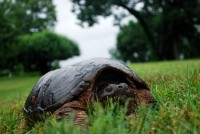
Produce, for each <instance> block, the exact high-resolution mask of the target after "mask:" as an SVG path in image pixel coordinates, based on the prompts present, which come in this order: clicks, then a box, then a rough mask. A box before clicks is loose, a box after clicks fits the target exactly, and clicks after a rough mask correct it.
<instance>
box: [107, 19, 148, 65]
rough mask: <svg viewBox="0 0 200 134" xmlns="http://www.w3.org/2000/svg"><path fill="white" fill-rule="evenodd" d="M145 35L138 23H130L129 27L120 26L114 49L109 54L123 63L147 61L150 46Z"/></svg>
mask: <svg viewBox="0 0 200 134" xmlns="http://www.w3.org/2000/svg"><path fill="white" fill-rule="evenodd" d="M145 37H146V36H145V34H144V32H143V30H142V28H141V27H140V25H139V24H138V23H135V22H133V21H131V22H130V23H129V25H125V26H121V27H120V32H119V33H118V36H117V44H116V49H112V50H111V52H110V53H111V54H112V55H113V56H114V57H115V58H118V59H121V60H123V61H131V62H138V61H143V62H144V61H148V60H149V58H150V48H149V47H150V46H149V45H148V43H149V42H148V40H147V39H146V38H145Z"/></svg>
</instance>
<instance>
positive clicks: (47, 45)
mask: <svg viewBox="0 0 200 134" xmlns="http://www.w3.org/2000/svg"><path fill="white" fill-rule="evenodd" d="M18 49H19V50H18V51H19V52H20V53H19V56H18V58H19V59H18V62H19V63H21V64H22V65H23V67H24V70H25V71H40V72H41V74H44V73H46V72H48V71H50V70H51V67H52V64H53V63H54V62H55V61H58V60H64V59H67V58H70V57H72V56H75V55H79V49H78V46H77V44H76V43H75V42H73V41H71V40H69V39H68V38H66V37H64V36H61V35H58V34H55V33H53V32H50V31H43V32H37V33H34V34H32V35H23V36H20V37H19V39H18Z"/></svg>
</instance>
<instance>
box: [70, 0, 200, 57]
mask: <svg viewBox="0 0 200 134" xmlns="http://www.w3.org/2000/svg"><path fill="white" fill-rule="evenodd" d="M71 1H72V2H73V3H74V6H73V7H74V8H73V12H74V13H75V14H76V15H77V18H78V19H79V20H80V24H84V23H88V24H89V26H92V25H93V24H95V23H97V22H98V17H99V16H104V17H107V16H110V15H114V16H115V18H116V21H117V22H119V23H120V20H121V19H123V18H124V17H126V15H124V12H121V13H117V14H116V10H114V9H115V8H118V7H122V8H124V9H125V10H127V11H128V12H129V13H130V14H131V15H133V16H134V17H136V19H137V22H135V24H133V23H132V22H131V23H130V24H129V26H125V27H129V28H133V29H132V30H128V29H127V28H125V27H124V28H121V30H122V31H121V32H120V33H119V35H118V39H117V40H118V42H117V48H116V50H114V49H113V50H112V51H111V53H112V54H113V56H117V57H118V58H119V57H121V59H123V60H128V59H129V60H131V61H138V60H139V61H146V59H148V60H171V59H179V58H181V57H184V58H193V57H200V53H199V50H200V43H199V42H200V33H199V27H200V15H199V12H200V1H199V0H192V1H188V0H171V1H170V0H162V1H161V0H101V1H100V0H99V1H95V0H71ZM138 4H143V7H142V8H141V9H140V10H136V7H137V5H138ZM119 11H120V10H119ZM133 25H134V26H133ZM139 27H141V28H139ZM141 30H142V31H143V33H142V31H141ZM122 33H126V34H122ZM137 34H138V35H137ZM122 46H123V47H122ZM142 49H143V50H142ZM144 51H146V52H144ZM127 53H128V54H127ZM147 55H148V56H147ZM134 56H135V57H134ZM136 57H137V59H135V58H136ZM142 57H143V58H142Z"/></svg>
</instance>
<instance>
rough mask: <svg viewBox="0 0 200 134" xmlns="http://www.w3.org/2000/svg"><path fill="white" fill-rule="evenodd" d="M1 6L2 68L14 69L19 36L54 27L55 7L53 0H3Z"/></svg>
mask: <svg viewBox="0 0 200 134" xmlns="http://www.w3.org/2000/svg"><path fill="white" fill-rule="evenodd" d="M0 7H1V8H0V50H1V51H0V70H3V69H9V70H13V69H14V67H15V65H16V64H17V62H16V55H17V51H15V48H16V41H17V38H18V36H19V35H23V34H28V33H29V34H31V33H34V32H39V31H42V30H44V29H47V28H52V27H53V26H54V23H55V21H56V14H55V7H54V5H53V3H52V0H45V1H40V0H1V1H0Z"/></svg>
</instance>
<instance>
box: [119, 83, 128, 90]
mask: <svg viewBox="0 0 200 134" xmlns="http://www.w3.org/2000/svg"><path fill="white" fill-rule="evenodd" d="M117 91H120V92H124V91H125V92H130V90H129V88H128V85H127V84H126V83H120V84H119V85H118V86H117Z"/></svg>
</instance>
